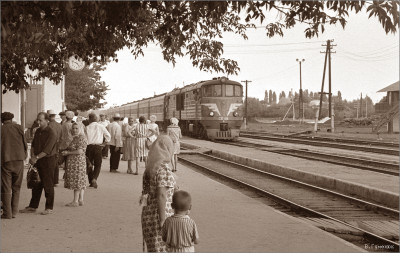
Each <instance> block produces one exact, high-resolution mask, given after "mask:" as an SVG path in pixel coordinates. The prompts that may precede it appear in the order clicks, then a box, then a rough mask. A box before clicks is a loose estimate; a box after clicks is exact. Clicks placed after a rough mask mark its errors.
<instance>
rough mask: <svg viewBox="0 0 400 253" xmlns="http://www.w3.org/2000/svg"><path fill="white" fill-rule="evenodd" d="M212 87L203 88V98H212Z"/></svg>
mask: <svg viewBox="0 0 400 253" xmlns="http://www.w3.org/2000/svg"><path fill="white" fill-rule="evenodd" d="M212 88H213V87H212V85H208V86H204V88H203V91H204V92H203V93H204V96H205V97H212V90H213V89H212Z"/></svg>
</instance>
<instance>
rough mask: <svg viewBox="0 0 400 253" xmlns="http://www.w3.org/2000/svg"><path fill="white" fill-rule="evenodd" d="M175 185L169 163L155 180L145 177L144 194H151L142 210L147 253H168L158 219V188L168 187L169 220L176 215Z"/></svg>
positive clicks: (157, 174)
mask: <svg viewBox="0 0 400 253" xmlns="http://www.w3.org/2000/svg"><path fill="white" fill-rule="evenodd" d="M175 185H176V181H175V178H174V176H173V174H172V172H171V169H170V167H169V165H168V164H167V163H162V164H161V166H160V168H159V169H158V170H157V172H156V175H155V176H154V177H153V178H151V179H148V178H146V177H143V192H144V193H147V194H149V197H148V199H147V206H144V207H143V210H142V230H143V237H144V240H145V242H146V246H147V252H166V244H165V243H164V241H163V240H162V233H161V226H160V222H159V219H158V203H157V188H158V187H167V202H166V206H165V218H168V217H170V216H172V215H173V214H174V212H173V209H172V207H171V203H172V195H173V194H174V190H175Z"/></svg>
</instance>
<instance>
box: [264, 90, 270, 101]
mask: <svg viewBox="0 0 400 253" xmlns="http://www.w3.org/2000/svg"><path fill="white" fill-rule="evenodd" d="M264 102H265V103H266V104H269V100H268V91H267V90H265V95H264Z"/></svg>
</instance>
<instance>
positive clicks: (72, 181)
mask: <svg viewBox="0 0 400 253" xmlns="http://www.w3.org/2000/svg"><path fill="white" fill-rule="evenodd" d="M71 132H72V136H73V139H72V142H71V143H70V144H69V146H68V148H67V150H64V151H62V153H61V154H62V155H63V156H66V157H67V162H66V168H65V175H64V176H65V179H64V187H65V188H67V189H70V190H73V191H74V199H73V201H72V202H71V203H68V204H66V206H69V207H77V206H83V194H84V192H85V189H86V155H85V152H86V146H87V139H86V137H85V135H84V133H82V129H81V128H80V127H79V124H78V123H73V124H72V130H71Z"/></svg>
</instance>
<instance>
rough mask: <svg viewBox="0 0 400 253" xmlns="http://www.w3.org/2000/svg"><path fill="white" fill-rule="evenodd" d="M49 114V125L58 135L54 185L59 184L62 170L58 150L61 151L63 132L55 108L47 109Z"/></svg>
mask: <svg viewBox="0 0 400 253" xmlns="http://www.w3.org/2000/svg"><path fill="white" fill-rule="evenodd" d="M47 114H48V115H49V119H50V121H49V127H50V128H51V129H53V131H54V133H56V136H57V142H56V151H57V154H56V155H55V159H56V161H57V163H56V167H55V168H54V186H57V185H58V178H59V174H60V171H59V169H58V159H59V158H58V152H59V146H60V142H61V133H62V126H61V124H60V123H58V122H57V121H56V113H55V112H54V110H47Z"/></svg>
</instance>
